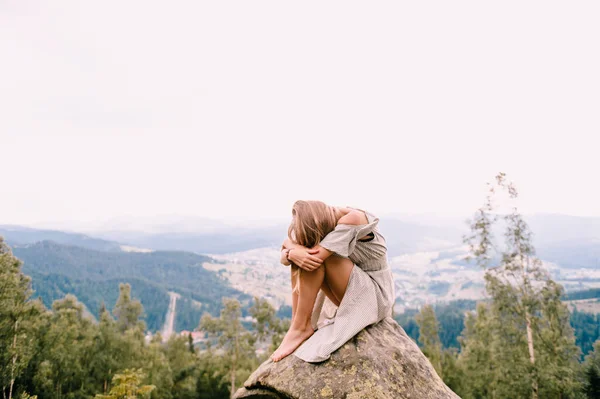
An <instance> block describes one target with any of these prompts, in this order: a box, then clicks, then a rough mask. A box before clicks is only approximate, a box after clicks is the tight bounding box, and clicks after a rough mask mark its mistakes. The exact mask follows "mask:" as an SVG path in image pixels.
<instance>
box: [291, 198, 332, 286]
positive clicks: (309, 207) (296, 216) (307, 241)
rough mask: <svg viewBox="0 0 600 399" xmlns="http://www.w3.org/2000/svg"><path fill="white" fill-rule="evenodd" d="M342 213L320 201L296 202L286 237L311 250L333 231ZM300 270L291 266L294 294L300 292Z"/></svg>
mask: <svg viewBox="0 0 600 399" xmlns="http://www.w3.org/2000/svg"><path fill="white" fill-rule="evenodd" d="M342 215H343V214H342V212H341V211H340V210H339V209H337V208H336V207H333V206H329V205H327V204H325V203H324V202H321V201H302V200H300V201H296V202H295V203H294V206H293V207H292V223H291V224H290V227H289V228H288V237H289V238H290V240H292V241H293V242H295V243H296V244H298V245H302V246H304V247H307V248H312V247H314V246H316V245H318V244H319V243H320V242H321V240H322V239H323V238H324V237H325V236H326V235H327V234H329V233H330V232H332V231H333V230H334V229H335V226H336V225H337V223H338V220H339V219H340V218H341V217H342ZM300 273H301V269H300V268H299V267H297V266H296V265H294V264H292V278H293V280H294V287H293V291H294V292H300Z"/></svg>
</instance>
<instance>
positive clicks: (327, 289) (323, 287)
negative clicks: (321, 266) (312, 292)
mask: <svg viewBox="0 0 600 399" xmlns="http://www.w3.org/2000/svg"><path fill="white" fill-rule="evenodd" d="M325 275H327V271H325ZM321 291H323V293H324V294H325V296H326V297H327V298H329V300H330V301H331V302H333V304H334V305H335V306H340V301H338V299H337V297H336V296H335V295H333V291H331V287H330V286H329V284H328V283H327V278H325V279H324V280H323V285H321Z"/></svg>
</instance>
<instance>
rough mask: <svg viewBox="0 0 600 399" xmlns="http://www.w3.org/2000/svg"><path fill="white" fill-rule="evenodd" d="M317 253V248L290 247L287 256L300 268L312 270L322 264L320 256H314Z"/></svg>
mask: <svg viewBox="0 0 600 399" xmlns="http://www.w3.org/2000/svg"><path fill="white" fill-rule="evenodd" d="M317 253H319V250H318V249H308V248H292V249H291V250H290V251H289V253H288V257H287V258H288V259H289V260H290V261H291V262H292V263H294V265H296V266H298V267H299V268H300V269H303V270H306V271H307V272H312V271H313V270H315V269H318V268H319V267H320V266H321V265H322V264H323V261H322V260H321V258H318V257H316V256H315V254H317Z"/></svg>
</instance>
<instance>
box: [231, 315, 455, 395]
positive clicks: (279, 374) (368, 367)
mask: <svg viewBox="0 0 600 399" xmlns="http://www.w3.org/2000/svg"><path fill="white" fill-rule="evenodd" d="M234 398H237V399H242V398H255V399H257V398H264V399H275V398H277V399H304V398H306V399H315V398H335V399H337V398H346V399H359V398H360V399H384V398H386V399H387V398H393V399H404V398H414V399H426V398H432V399H433V398H435V399H445V398H458V396H457V395H456V394H455V393H454V392H452V391H451V390H450V388H448V387H447V386H446V385H445V384H444V382H443V381H442V380H441V378H440V377H438V375H437V374H436V372H435V370H434V369H433V367H432V366H431V363H429V360H427V358H426V357H425V356H424V355H423V353H422V352H421V350H420V349H419V348H418V346H417V345H416V344H415V343H414V341H413V340H411V339H410V338H409V337H408V336H407V335H406V333H405V332H404V330H403V329H402V327H400V326H399V325H398V323H396V322H395V321H394V320H393V319H392V318H390V317H388V318H386V319H384V320H382V321H381V322H379V323H377V324H375V325H373V326H370V327H367V328H366V329H364V330H363V331H361V332H360V333H359V334H358V335H356V336H355V337H354V338H352V339H351V340H350V341H348V342H347V343H346V344H345V345H344V346H342V347H341V348H340V349H338V350H337V351H336V352H334V353H333V354H332V355H331V358H330V359H329V360H327V361H325V362H323V363H318V364H312V363H306V362H304V361H302V360H300V359H298V358H297V357H296V356H288V357H287V358H285V359H283V360H282V361H280V362H278V363H274V362H272V361H271V360H267V361H266V362H264V363H263V364H262V365H261V366H260V367H259V368H258V369H257V370H256V371H255V372H254V373H253V374H252V375H251V376H250V378H248V380H247V381H246V382H245V383H244V387H243V388H240V389H239V390H238V391H237V392H236V394H235V396H234Z"/></svg>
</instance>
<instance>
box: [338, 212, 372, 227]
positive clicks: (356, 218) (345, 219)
mask: <svg viewBox="0 0 600 399" xmlns="http://www.w3.org/2000/svg"><path fill="white" fill-rule="evenodd" d="M338 223H340V224H349V225H357V226H358V225H362V224H367V223H369V219H368V217H367V215H366V212H364V211H361V210H359V209H351V210H350V212H348V213H347V214H345V215H344V216H342V217H341V218H340V220H339V221H338Z"/></svg>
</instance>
